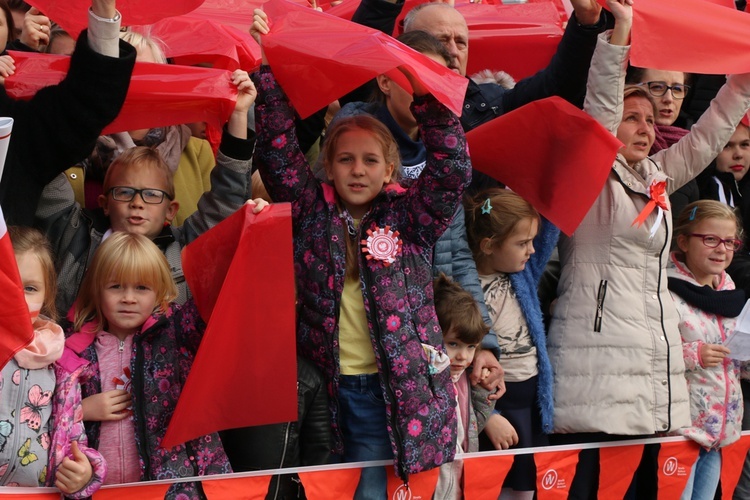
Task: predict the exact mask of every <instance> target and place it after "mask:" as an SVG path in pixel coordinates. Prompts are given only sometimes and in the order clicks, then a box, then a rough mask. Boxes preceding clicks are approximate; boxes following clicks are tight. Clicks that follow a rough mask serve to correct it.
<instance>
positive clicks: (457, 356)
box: [443, 328, 477, 377]
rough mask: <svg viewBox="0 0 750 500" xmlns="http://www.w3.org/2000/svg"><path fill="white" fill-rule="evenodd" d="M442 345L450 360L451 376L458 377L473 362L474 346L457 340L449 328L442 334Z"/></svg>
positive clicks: (475, 346) (475, 350)
mask: <svg viewBox="0 0 750 500" xmlns="http://www.w3.org/2000/svg"><path fill="white" fill-rule="evenodd" d="M443 344H445V350H446V352H447V353H448V357H449V358H450V359H451V376H452V377H459V376H461V374H462V373H463V372H464V370H466V368H468V367H469V365H470V364H471V362H472V361H474V354H475V353H476V352H477V345H476V344H467V343H465V342H462V341H460V340H458V337H457V336H456V331H455V330H454V329H453V328H451V329H450V330H448V331H447V332H443Z"/></svg>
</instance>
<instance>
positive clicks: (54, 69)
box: [5, 52, 237, 134]
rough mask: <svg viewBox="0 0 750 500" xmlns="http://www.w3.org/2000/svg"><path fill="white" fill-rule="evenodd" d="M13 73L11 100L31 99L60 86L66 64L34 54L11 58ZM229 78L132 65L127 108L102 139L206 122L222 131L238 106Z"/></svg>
mask: <svg viewBox="0 0 750 500" xmlns="http://www.w3.org/2000/svg"><path fill="white" fill-rule="evenodd" d="M11 55H12V56H13V58H14V59H15V61H16V73H15V74H14V75H13V76H11V77H8V78H7V79H6V80H5V90H6V92H7V93H8V95H10V96H11V97H13V98H14V99H31V97H32V96H33V95H34V94H36V92H37V91H38V90H39V89H41V88H43V87H46V86H48V85H54V84H56V83H59V82H60V81H61V80H62V79H63V78H64V77H65V74H66V73H67V71H68V66H69V65H70V58H69V57H67V56H53V55H49V54H38V53H34V52H11ZM230 76H231V73H230V72H229V71H226V70H220V69H212V68H193V67H189V66H175V65H169V64H153V63H140V62H139V63H136V64H135V70H134V71H133V77H132V79H131V81H130V88H129V89H128V95H127V97H126V98H125V105H124V106H123V108H122V111H120V114H119V115H118V116H117V118H115V121H114V122H112V123H111V124H109V125H108V126H107V127H106V128H105V129H104V132H103V133H104V134H109V133H113V132H124V131H127V130H137V129H143V128H152V127H163V126H167V125H176V124H179V123H191V122H207V123H210V124H211V125H213V126H217V127H222V126H223V125H224V123H226V121H227V120H228V119H229V115H230V114H231V113H232V110H233V109H234V104H235V102H236V100H237V88H236V87H235V86H234V85H233V84H232V83H231V80H230Z"/></svg>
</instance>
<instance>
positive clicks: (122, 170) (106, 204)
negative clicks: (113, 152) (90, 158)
mask: <svg viewBox="0 0 750 500" xmlns="http://www.w3.org/2000/svg"><path fill="white" fill-rule="evenodd" d="M115 186H117V187H130V188H135V189H159V190H162V191H166V190H167V182H166V179H165V178H164V174H163V173H162V172H160V171H159V170H157V169H155V168H148V167H144V168H134V167H127V166H120V167H119V168H118V169H117V170H116V171H115V172H113V173H112V176H111V178H110V184H109V186H108V187H107V189H108V190H111V189H112V188H113V187H115ZM99 206H100V207H102V208H103V209H104V213H105V214H106V215H107V216H109V221H110V223H111V224H112V231H124V232H126V233H131V234H142V235H144V236H146V237H148V238H149V239H152V240H153V239H154V238H156V237H157V236H158V235H159V233H161V231H162V228H163V227H164V224H165V223H167V222H172V219H174V216H175V214H176V213H177V209H178V208H179V204H178V203H177V202H176V201H170V199H169V198H167V197H166V196H164V199H163V200H162V202H161V203H158V204H155V203H146V202H145V201H143V197H142V194H140V193H137V194H135V196H133V199H132V200H130V201H117V200H115V199H114V198H113V197H112V193H111V192H107V193H105V194H103V195H99Z"/></svg>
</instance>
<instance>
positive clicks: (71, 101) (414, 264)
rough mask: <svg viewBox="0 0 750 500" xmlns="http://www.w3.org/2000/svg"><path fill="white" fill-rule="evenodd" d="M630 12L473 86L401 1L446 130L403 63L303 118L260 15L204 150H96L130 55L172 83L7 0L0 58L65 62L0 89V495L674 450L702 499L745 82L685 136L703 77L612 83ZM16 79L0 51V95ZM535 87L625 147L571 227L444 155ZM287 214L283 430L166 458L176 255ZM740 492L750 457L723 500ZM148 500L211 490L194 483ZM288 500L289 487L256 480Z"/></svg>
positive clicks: (712, 464) (176, 360)
mask: <svg viewBox="0 0 750 500" xmlns="http://www.w3.org/2000/svg"><path fill="white" fill-rule="evenodd" d="M633 1H634V0H607V1H606V7H607V9H606V10H605V9H602V7H601V6H600V5H599V3H598V2H596V1H594V0H571V1H570V4H571V6H572V9H573V10H572V13H571V16H570V19H569V20H568V22H567V26H566V29H565V32H564V35H563V36H562V39H561V40H560V44H559V46H558V48H557V51H556V53H555V54H554V56H553V58H552V60H551V62H550V63H549V65H548V66H547V67H546V68H544V69H543V70H541V71H539V72H538V73H536V74H535V75H533V76H531V77H528V78H526V79H523V80H520V81H518V82H508V80H507V78H506V77H507V75H506V76H505V77H504V78H503V80H502V81H501V82H498V81H494V80H492V81H487V75H486V74H485V75H483V76H482V78H481V79H480V78H479V77H478V76H476V77H469V76H468V75H467V62H468V56H469V40H470V33H469V30H468V27H467V24H466V21H465V19H464V18H463V16H462V15H461V13H460V12H459V11H458V10H456V9H455V8H454V7H453V6H452V4H448V3H424V4H420V5H418V6H417V7H414V8H413V9H412V10H410V11H409V12H408V13H407V14H406V17H405V19H404V23H403V34H402V35H400V36H399V37H398V39H399V41H401V42H402V43H403V44H405V45H407V46H409V47H411V48H412V49H414V50H416V51H417V52H419V53H421V54H423V55H424V56H425V57H426V58H430V59H432V60H433V61H435V62H437V63H438V64H440V65H443V66H445V67H446V68H449V69H450V70H452V71H454V72H456V73H457V74H458V75H460V76H461V77H465V78H467V81H468V87H467V90H466V94H465V97H464V103H463V108H462V114H461V116H456V115H455V114H454V113H453V112H452V111H451V110H450V109H448V107H446V106H445V105H444V104H443V103H441V102H440V101H439V100H437V99H436V98H435V97H434V96H433V95H431V94H430V92H429V90H428V88H426V87H425V85H424V84H423V83H422V80H420V78H418V76H419V75H415V74H414V73H413V70H410V69H408V68H406V67H399V68H398V70H399V71H400V73H401V76H402V77H403V81H407V82H408V83H409V85H410V87H411V89H409V90H406V89H404V88H403V87H402V84H401V83H399V82H401V81H402V80H401V79H398V78H394V76H395V75H394V74H382V75H379V76H377V78H375V79H374V81H373V82H370V83H369V84H367V85H365V86H363V87H362V88H360V89H357V90H356V91H354V92H351V93H349V94H347V95H346V96H341V98H340V99H339V100H338V101H337V102H336V103H332V104H331V105H330V106H327V107H326V108H324V109H322V110H321V111H320V112H319V113H316V114H315V115H313V116H312V117H311V118H309V119H305V120H302V119H301V118H300V117H299V116H298V115H297V114H296V113H295V110H294V107H293V106H292V104H291V103H290V101H289V99H288V97H287V95H286V94H285V92H284V89H283V86H282V85H280V84H279V83H278V81H277V79H276V78H275V76H274V68H273V67H272V66H271V65H269V64H268V60H267V59H266V56H265V51H264V37H265V36H266V35H268V34H269V33H271V32H272V30H273V22H272V21H273V20H272V19H269V17H268V15H267V14H266V13H265V12H264V11H263V10H260V9H258V10H255V11H254V16H253V23H252V25H251V26H249V27H248V29H249V32H250V34H252V36H253V37H254V38H255V40H256V41H257V42H258V44H259V45H260V47H261V53H262V58H263V60H262V65H261V67H260V69H258V70H257V71H254V72H253V73H252V74H249V73H248V72H247V71H243V70H236V71H234V72H233V73H232V74H231V83H232V85H234V86H236V90H237V99H236V103H235V106H234V109H233V111H232V112H231V115H230V117H229V119H228V121H227V123H226V124H225V126H224V129H223V133H222V136H221V141H220V144H219V146H218V150H217V151H216V154H215V155H214V152H213V151H212V149H211V145H210V144H209V143H208V142H207V141H206V140H205V126H203V124H201V123H192V124H176V125H173V126H169V127H156V128H147V129H142V130H135V131H129V132H123V133H116V134H110V135H102V131H103V129H104V127H105V126H106V125H107V124H109V123H110V122H111V121H112V120H114V118H115V117H116V116H117V114H118V113H119V111H120V109H121V108H122V106H123V103H124V101H125V95H126V93H127V89H128V84H129V81H130V77H131V74H132V71H133V68H134V65H135V63H136V61H145V62H157V63H162V64H166V63H168V62H169V61H167V59H166V58H165V57H164V53H163V50H162V47H161V46H160V44H159V42H158V40H154V39H152V38H150V37H149V36H148V35H144V34H142V33H136V32H133V31H129V30H121V26H122V24H123V22H125V23H126V22H127V20H122V19H121V16H120V14H119V12H118V11H117V10H116V5H115V0H91V8H90V9H89V14H88V16H89V20H88V23H89V24H88V29H87V30H85V31H84V32H83V33H81V35H80V36H79V37H78V39H77V40H73V38H72V37H70V36H69V35H68V34H67V33H65V32H64V31H63V30H62V29H61V28H60V27H59V26H56V25H55V24H54V23H53V21H54V20H50V19H49V18H48V17H46V16H45V15H44V14H43V13H42V12H40V11H39V10H37V9H35V8H31V7H29V6H28V5H25V4H24V3H23V2H21V1H18V0H0V43H2V44H3V47H4V48H5V47H7V48H12V49H15V50H27V51H46V52H49V53H55V54H68V55H70V56H71V60H70V70H69V71H68V74H67V76H66V77H65V79H64V80H63V81H62V82H61V83H60V84H58V85H54V86H50V87H47V88H45V89H43V90H40V91H39V92H38V93H37V94H36V95H35V96H34V97H33V98H32V99H31V100H29V101H25V102H22V101H15V100H13V99H12V98H10V97H8V95H7V94H6V93H5V92H2V93H0V115H2V116H9V117H12V118H13V119H14V121H15V123H14V128H13V133H12V139H11V141H10V147H9V150H8V154H7V159H6V163H5V167H4V171H3V175H2V179H1V180H0V205H2V209H3V213H4V218H5V222H7V224H8V227H9V235H10V239H11V241H12V244H13V249H14V252H15V256H16V261H17V264H18V270H19V273H20V277H21V280H22V285H23V291H24V293H25V297H26V302H27V305H28V309H29V313H30V316H31V321H32V324H33V329H34V339H33V340H32V342H31V343H30V344H29V345H27V346H26V347H24V348H23V349H21V350H20V351H18V352H17V353H16V354H15V355H14V356H13V358H12V359H11V360H10V361H9V362H8V364H7V365H5V367H3V368H2V372H0V486H55V487H57V488H58V489H59V490H60V491H61V492H62V493H63V494H64V495H65V496H67V497H70V498H86V497H88V496H91V495H92V494H93V493H94V492H95V491H97V490H98V489H99V488H100V487H101V485H103V484H120V483H131V482H137V481H149V480H159V479H173V478H191V477H196V476H204V475H208V474H224V473H229V472H232V471H235V472H238V471H249V470H260V469H277V468H284V467H295V466H308V465H323V464H331V463H339V462H365V461H377V460H392V461H393V463H394V466H395V471H396V474H397V475H398V476H399V477H400V478H401V479H402V480H403V481H404V482H408V480H409V477H410V476H411V475H413V474H417V473H419V472H423V471H427V470H430V469H435V468H439V476H438V480H437V485H436V489H435V494H434V498H440V499H455V498H463V491H464V486H465V484H464V481H465V476H464V474H463V464H462V455H463V454H464V453H468V452H475V451H480V450H493V449H508V448H531V447H538V446H549V445H555V444H572V443H597V442H606V441H618V440H625V439H633V438H645V437H658V436H668V435H683V436H685V437H687V438H689V439H691V440H693V441H695V442H696V443H697V444H698V445H699V446H700V453H699V457H698V459H697V461H696V462H695V465H694V466H693V468H692V471H691V472H690V476H689V480H688V484H687V486H686V488H685V491H684V492H683V495H682V498H684V499H690V498H693V499H713V498H714V496H715V494H716V491H717V488H718V484H719V479H720V469H721V460H722V456H721V449H722V448H723V447H724V446H727V445H729V444H731V443H733V442H735V441H737V440H738V439H739V437H740V431H741V429H742V428H743V389H744V393H745V396H746V399H750V386H747V387H745V386H744V385H742V386H741V384H740V379H741V378H746V377H747V378H750V376H748V375H750V373H749V372H748V368H749V366H748V365H747V364H746V363H742V362H740V361H738V360H736V359H734V358H733V357H732V353H731V351H730V349H728V348H727V347H726V346H725V345H724V344H725V343H726V340H727V338H728V337H729V335H730V334H731V333H732V331H733V330H734V328H735V324H736V320H737V317H738V316H739V315H740V313H741V312H742V310H743V308H744V306H745V304H746V302H747V293H749V292H750V266H749V265H748V263H750V252H748V251H747V250H745V249H744V248H743V245H744V243H745V239H744V237H743V234H745V233H746V234H750V231H747V230H746V229H747V228H748V227H750V194H748V191H747V186H748V185H750V181H747V180H745V178H746V174H747V171H748V169H749V168H750V122H749V121H748V119H747V116H748V115H747V113H748V109H750V74H739V75H730V76H728V77H726V78H725V79H724V78H722V84H721V85H719V86H720V87H721V88H718V87H717V89H714V91H713V94H714V95H715V96H714V98H713V100H712V101H711V102H710V105H708V106H706V107H705V108H706V109H705V112H703V111H704V110H701V112H700V113H698V114H699V115H700V116H696V117H690V116H689V115H688V113H687V111H688V110H687V109H681V108H686V107H685V106H683V103H685V102H687V98H688V97H689V96H691V92H695V91H696V89H695V87H698V86H699V85H704V88H702V92H703V93H704V94H705V93H712V91H711V89H710V87H711V85H709V84H708V83H706V82H709V83H713V82H714V79H711V78H709V77H705V76H701V75H688V74H686V73H683V72H676V71H667V70H663V69H656V68H636V67H632V66H629V64H628V59H629V51H630V46H629V44H630V32H631V26H632V24H633V12H632V10H633V5H632V4H633ZM402 8H403V2H392V1H390V0H362V1H361V3H360V4H359V7H358V8H357V11H356V12H355V14H354V16H353V19H352V21H353V22H357V23H360V24H364V25H367V26H369V27H372V28H375V29H380V30H383V31H385V32H387V33H391V32H393V29H394V25H395V23H396V19H397V17H398V16H399V15H400V14H401V10H402ZM498 64H499V65H501V64H502V61H498ZM491 69H492V70H497V69H501V67H499V68H491ZM14 74H15V65H14V61H13V58H12V57H11V56H10V55H8V54H7V53H3V55H0V80H2V81H3V82H4V80H5V78H7V77H11V76H13V75H14ZM491 74H493V75H494V73H491ZM20 77H22V75H19V78H20ZM701 82H703V84H701ZM549 96H560V97H562V98H564V99H565V100H567V101H568V102H570V103H572V104H574V105H576V106H578V107H581V108H582V109H583V110H584V111H585V112H586V113H588V114H589V115H590V116H591V117H593V118H594V119H595V120H597V121H598V122H599V123H600V124H601V125H602V126H603V127H604V128H605V129H607V130H608V131H609V132H611V133H612V134H613V135H615V136H616V137H617V139H619V140H620V142H621V143H622V147H621V149H620V150H619V152H618V153H617V156H616V158H615V159H614V161H613V164H612V166H611V169H610V171H609V175H608V177H607V179H606V181H605V183H604V185H603V187H602V189H601V192H600V193H599V195H598V197H597V198H596V200H595V202H594V204H593V206H592V207H591V208H590V209H589V211H588V213H587V214H586V216H585V218H584V219H583V221H582V222H581V224H580V226H579V227H578V228H577V229H576V231H575V232H574V233H573V234H571V235H564V234H561V232H560V230H559V229H558V228H557V227H556V226H555V225H554V224H553V223H552V222H551V221H550V220H548V218H546V217H545V216H544V215H543V214H540V212H539V211H538V210H537V209H536V208H535V207H534V206H533V205H532V204H530V203H529V202H528V201H526V200H525V199H524V198H523V197H522V196H521V195H519V194H518V193H515V192H513V191H511V190H509V189H506V188H505V187H504V186H503V185H501V183H500V182H498V180H496V179H493V178H491V177H489V176H487V175H485V174H482V173H480V172H478V171H475V170H473V169H472V165H471V158H470V154H469V150H468V147H467V142H466V137H465V134H466V132H468V131H470V130H472V129H474V128H476V127H478V126H479V125H482V124H484V123H487V122H490V121H491V120H493V119H494V118H496V117H498V116H500V115H503V114H504V113H506V112H509V111H512V110H514V109H517V108H520V107H521V106H523V105H525V104H527V103H530V102H532V101H535V100H538V99H543V98H545V97H549ZM326 113H329V114H330V115H333V116H332V118H331V119H330V120H323V119H322V117H323V116H324V115H325V114H326ZM249 116H250V117H251V119H249ZM678 124H679V126H678ZM251 128H252V129H251ZM518 170H519V175H522V170H523V168H522V166H520V165H519V169H518ZM552 189H554V186H552ZM282 202H286V203H290V204H291V214H292V227H293V255H294V274H295V281H296V282H295V285H296V288H295V290H296V294H297V297H296V303H297V311H296V314H297V317H296V325H297V327H296V340H297V360H298V363H297V382H298V383H297V396H298V404H297V409H298V419H297V420H296V421H293V422H288V423H285V424H269V425H265V426H259V427H248V428H241V429H226V430H222V431H220V432H217V433H213V434H209V435H205V436H200V437H197V438H195V439H192V440H190V441H188V442H185V443H182V444H180V445H178V446H176V447H174V448H171V449H165V448H162V447H161V442H162V440H163V438H164V436H165V432H166V429H167V427H168V425H169V422H170V419H171V418H172V415H173V413H174V411H175V408H176V405H177V401H178V399H179V396H180V393H181V391H182V388H183V386H184V384H185V381H186V378H187V375H188V373H189V372H190V369H191V365H192V363H193V360H194V359H195V356H196V353H197V351H198V348H199V346H200V343H201V338H202V336H203V334H204V332H205V330H206V323H205V321H204V318H202V317H201V315H200V312H199V310H198V307H197V306H196V303H195V301H194V300H193V298H192V295H191V292H190V289H189V287H188V285H187V282H186V280H185V276H184V273H183V270H182V261H181V254H180V252H181V250H182V248H184V247H185V246H186V245H189V244H190V242H191V241H193V240H195V239H196V238H197V237H198V236H199V235H201V234H203V233H205V232H206V231H208V230H210V228H212V227H213V226H215V225H217V224H218V223H220V222H221V221H222V220H224V219H225V218H227V217H228V216H230V215H231V214H232V213H234V212H236V211H237V210H238V209H240V208H242V207H243V205H246V204H247V205H250V206H251V207H252V208H251V209H252V211H253V212H255V213H259V212H261V211H263V210H264V209H265V208H266V207H267V206H268V205H269V204H270V203H282ZM745 221H747V222H745ZM0 222H2V221H0ZM550 283H556V286H550V285H549V284H550ZM735 283H737V285H736V286H735ZM270 338H272V337H270ZM748 420H750V419H748V418H746V419H745V424H748V423H750V422H748ZM749 427H750V426H749ZM658 446H659V445H646V446H644V448H643V456H642V459H641V462H640V465H639V467H638V470H637V471H636V473H635V475H634V477H633V480H632V483H631V484H630V487H629V488H628V491H627V494H626V497H627V498H633V499H636V498H637V499H645V498H656V495H657V490H658V485H657V482H656V469H657V465H656V464H657V462H656V457H657V453H658ZM598 483H599V455H598V450H597V449H596V448H591V449H586V450H583V451H581V453H580V455H579V462H578V467H577V471H576V475H575V478H574V480H573V482H572V484H571V485H570V498H575V499H590V498H596V497H597V492H598V490H599V484H598ZM536 488H537V474H536V466H535V462H534V456H533V454H531V453H529V454H519V455H516V456H515V458H514V461H513V465H512V468H511V470H510V472H509V473H508V475H507V477H506V478H505V479H504V482H503V485H502V491H501V494H500V498H502V499H511V500H515V499H519V500H532V499H533V498H535V494H536ZM747 494H750V462H748V465H747V467H746V470H745V471H744V472H743V477H742V479H741V481H740V484H739V485H738V487H737V491H736V492H735V498H743V497H742V495H747ZM167 497H168V498H175V499H176V498H180V499H183V498H205V497H206V496H205V492H204V491H203V487H202V485H201V483H200V481H195V482H192V481H187V482H178V483H175V484H173V485H172V486H171V487H170V488H169V490H168V492H167ZM300 497H304V489H303V487H302V485H301V483H300V481H299V480H298V478H296V477H295V476H294V475H293V474H287V475H278V476H275V477H274V479H273V481H272V483H271V484H270V486H269V491H268V498H300ZM354 497H355V498H357V499H384V498H386V469H385V468H384V467H382V466H373V467H366V468H364V469H363V470H362V473H361V477H360V479H359V482H358V485H357V488H356V492H355V494H354Z"/></svg>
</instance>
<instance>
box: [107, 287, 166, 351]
mask: <svg viewBox="0 0 750 500" xmlns="http://www.w3.org/2000/svg"><path fill="white" fill-rule="evenodd" d="M101 308H102V315H103V316H104V317H105V318H106V319H107V331H108V332H109V333H111V334H112V335H115V336H116V337H117V338H119V339H120V340H123V339H125V338H126V337H127V336H129V335H133V334H135V333H136V332H138V331H139V330H140V329H141V327H142V326H143V324H144V323H145V322H146V320H147V319H148V318H149V316H151V314H152V313H153V312H154V308H156V291H155V290H154V289H153V287H152V286H150V285H147V284H143V283H122V282H119V281H110V282H108V283H105V284H104V288H103V289H102V295H101Z"/></svg>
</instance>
